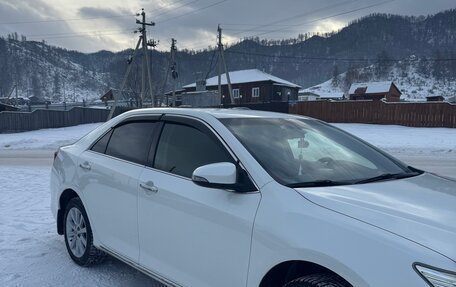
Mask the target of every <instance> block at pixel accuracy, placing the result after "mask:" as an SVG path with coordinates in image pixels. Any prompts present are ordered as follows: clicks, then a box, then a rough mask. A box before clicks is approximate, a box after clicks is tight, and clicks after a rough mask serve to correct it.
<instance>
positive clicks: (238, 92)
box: [231, 89, 241, 99]
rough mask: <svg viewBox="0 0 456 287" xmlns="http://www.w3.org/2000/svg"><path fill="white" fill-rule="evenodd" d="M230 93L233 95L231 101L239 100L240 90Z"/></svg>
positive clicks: (233, 90)
mask: <svg viewBox="0 0 456 287" xmlns="http://www.w3.org/2000/svg"><path fill="white" fill-rule="evenodd" d="M231 92H232V93H233V99H239V98H240V96H241V91H240V89H232V90H231ZM235 92H236V93H235ZM236 94H237V96H236Z"/></svg>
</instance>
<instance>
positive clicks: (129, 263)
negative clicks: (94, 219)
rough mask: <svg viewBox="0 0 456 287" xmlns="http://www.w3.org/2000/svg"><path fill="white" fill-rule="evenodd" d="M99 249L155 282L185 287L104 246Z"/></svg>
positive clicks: (173, 286) (174, 286) (172, 286)
mask: <svg viewBox="0 0 456 287" xmlns="http://www.w3.org/2000/svg"><path fill="white" fill-rule="evenodd" d="M98 248H99V249H101V250H103V251H104V252H106V253H108V254H109V255H111V256H112V257H114V258H116V259H119V260H120V261H122V262H124V263H126V264H128V265H130V266H131V267H133V268H135V269H137V270H139V271H141V272H142V273H144V274H146V275H147V276H150V277H152V278H153V279H154V280H156V281H158V282H160V283H161V284H164V285H165V286H170V287H183V286H182V285H179V284H177V283H175V282H172V281H170V280H168V279H165V278H164V277H163V276H160V275H158V274H156V273H155V272H152V271H150V270H149V269H147V268H144V267H142V266H140V265H139V264H137V263H135V262H132V261H131V260H129V259H126V258H125V257H123V256H122V255H120V254H118V253H116V252H115V251H112V250H110V249H109V248H107V247H104V246H100V247H98Z"/></svg>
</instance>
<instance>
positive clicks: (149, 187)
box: [139, 181, 158, 195]
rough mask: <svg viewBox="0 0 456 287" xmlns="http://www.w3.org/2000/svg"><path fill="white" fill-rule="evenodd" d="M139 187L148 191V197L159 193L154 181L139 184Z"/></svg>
mask: <svg viewBox="0 0 456 287" xmlns="http://www.w3.org/2000/svg"><path fill="white" fill-rule="evenodd" d="M139 186H140V187H141V188H142V189H145V190H146V194H147V195H151V194H153V193H157V192H158V188H157V187H156V186H155V185H154V183H153V182H152V181H148V182H141V183H140V184H139Z"/></svg>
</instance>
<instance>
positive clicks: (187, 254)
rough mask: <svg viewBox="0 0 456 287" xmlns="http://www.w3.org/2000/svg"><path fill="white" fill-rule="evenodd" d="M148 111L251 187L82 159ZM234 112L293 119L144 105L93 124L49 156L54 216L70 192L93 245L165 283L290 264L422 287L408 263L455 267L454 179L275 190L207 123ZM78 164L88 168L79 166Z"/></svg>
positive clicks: (245, 280)
mask: <svg viewBox="0 0 456 287" xmlns="http://www.w3.org/2000/svg"><path fill="white" fill-rule="evenodd" d="M157 114H168V115H181V116H183V117H192V118H196V119H199V120H200V121H202V122H204V123H206V124H207V125H208V126H210V127H211V129H213V130H214V131H215V132H216V134H217V136H218V137H219V138H220V140H221V141H222V143H223V144H224V145H225V146H226V147H227V148H228V149H229V151H230V152H231V153H232V154H233V155H234V156H235V157H236V158H237V159H239V161H240V164H241V166H242V167H244V168H245V170H246V171H247V173H248V174H249V175H250V177H251V179H252V181H253V183H254V184H255V185H256V187H257V188H258V191H257V192H253V193H233V192H230V191H227V190H222V189H210V188H205V187H201V186H198V185H196V184H195V183H193V182H192V181H191V180H189V179H186V178H183V177H179V176H176V175H172V174H169V173H166V172H163V171H159V170H156V169H153V168H149V167H145V166H141V165H138V164H134V163H129V162H126V161H122V160H118V159H114V158H112V157H109V156H106V155H102V154H97V153H95V152H91V151H87V149H89V148H90V146H91V144H92V143H93V142H94V141H95V140H97V139H98V138H99V137H100V136H101V135H102V134H103V132H104V131H106V130H107V129H108V128H110V127H112V126H115V125H116V124H117V123H119V122H121V121H123V120H125V119H126V118H129V117H132V116H138V115H157ZM240 116H247V117H258V116H267V117H287V118H294V117H295V116H292V115H281V114H276V113H256V112H252V111H244V110H243V111H235V110H232V111H223V110H220V111H218V110H212V111H204V112H202V111H201V110H192V109H144V110H138V111H133V112H127V113H124V114H122V115H120V116H118V117H116V118H115V119H113V120H111V121H110V122H107V123H105V124H103V125H101V126H100V127H99V128H97V129H96V130H94V131H92V132H91V133H89V134H88V135H86V136H85V137H83V138H82V139H81V140H80V141H78V142H77V143H76V144H74V145H71V146H67V147H63V148H61V149H60V151H59V153H58V155H57V158H56V160H55V161H54V165H53V169H52V173H51V209H52V212H53V214H54V216H55V217H57V215H58V212H60V213H61V212H62V210H61V209H62V208H61V206H60V204H59V199H60V196H61V194H62V193H63V192H64V191H65V190H67V189H71V190H73V191H74V192H76V193H77V194H78V196H79V197H80V198H81V200H82V202H83V204H84V206H85V207H86V211H87V214H88V216H89V219H90V222H91V224H92V229H93V233H94V245H95V246H97V247H106V248H107V249H108V250H112V251H113V252H115V253H116V255H120V256H119V258H120V259H125V260H124V261H126V262H128V263H130V264H131V263H133V264H132V265H134V266H135V267H137V268H139V269H141V270H142V271H144V270H146V271H147V273H148V274H150V275H151V274H156V275H158V276H159V277H161V278H164V279H166V280H165V281H167V282H170V283H171V284H173V283H174V284H175V285H176V286H197V287H214V286H217V287H219V286H220V287H224V286H226V287H237V286H247V287H254V286H255V287H258V286H259V285H260V283H261V281H262V280H263V278H264V277H265V275H266V274H267V272H268V271H270V270H271V269H272V268H273V267H274V266H276V265H278V264H280V263H282V262H287V261H291V260H297V261H307V262H312V263H315V264H318V265H320V266H323V267H325V268H328V269H330V270H332V271H333V272H335V273H337V274H339V275H340V276H342V277H343V278H344V279H345V280H347V281H348V282H349V283H350V284H352V285H353V286H356V287H358V286H360V287H364V286H372V287H384V286H404V287H408V286H411V287H412V286H413V287H416V286H418V287H419V286H423V287H425V286H428V284H427V283H426V282H425V281H424V280H423V279H422V278H421V277H420V276H419V275H418V274H417V273H416V272H415V271H414V270H413V268H412V265H413V264H414V263H417V262H419V263H424V264H427V265H431V266H435V267H437V268H441V269H444V270H448V271H452V272H455V271H456V262H455V259H456V251H455V246H456V244H454V242H456V237H455V233H456V231H455V230H456V227H455V223H456V214H455V210H456V205H455V190H454V189H452V187H454V182H450V181H448V183H447V184H445V180H444V179H441V178H436V177H434V176H431V175H429V174H424V175H421V176H418V177H414V178H409V179H402V180H393V181H385V182H376V183H369V184H362V185H352V186H334V187H320V188H300V189H292V188H288V187H285V186H283V185H280V184H278V183H277V182H275V181H274V179H273V178H272V177H271V176H270V175H269V174H268V173H267V172H266V171H265V170H264V169H263V168H262V166H261V165H260V164H259V163H258V162H257V161H256V160H255V159H254V157H253V156H252V155H251V154H250V153H249V152H248V151H247V150H246V148H245V147H244V146H243V145H242V144H241V143H240V142H239V141H238V140H237V138H236V137H235V136H234V135H233V134H232V133H231V132H230V131H229V130H228V129H227V128H226V127H225V126H224V125H223V124H222V123H221V122H220V121H219V120H218V119H217V118H223V117H227V118H229V117H240ZM299 118H302V117H299ZM84 161H88V162H89V163H90V164H91V165H92V169H91V171H87V170H83V169H81V168H80V167H79V164H80V163H82V162H84ZM100 166H101V167H102V168H101V167H100ZM148 181H152V182H153V184H154V186H155V187H157V188H158V192H152V193H150V192H149V193H147V194H146V190H144V189H143V188H141V187H139V184H140V183H142V182H148ZM102 187H103V188H102ZM417 194H419V196H418V195H417ZM107 198H108V199H109V201H108V200H107ZM436 207H438V208H436ZM113 223H115V225H114V224H113ZM116 228H117V229H116ZM278 287H279V286H278Z"/></svg>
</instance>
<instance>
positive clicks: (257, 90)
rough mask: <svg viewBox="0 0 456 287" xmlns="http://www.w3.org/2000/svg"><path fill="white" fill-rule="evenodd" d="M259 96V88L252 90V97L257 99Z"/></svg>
mask: <svg viewBox="0 0 456 287" xmlns="http://www.w3.org/2000/svg"><path fill="white" fill-rule="evenodd" d="M259 96H260V88H258V87H257V88H252V97H254V98H257V97H259Z"/></svg>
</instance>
